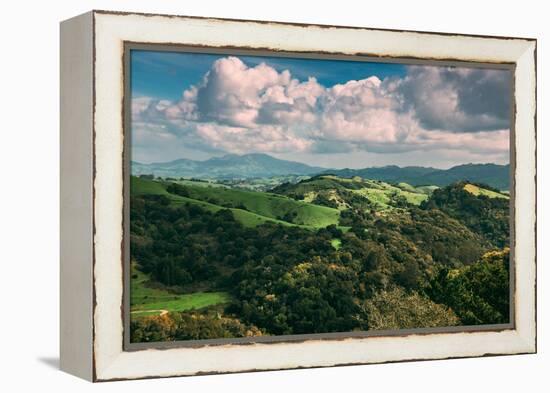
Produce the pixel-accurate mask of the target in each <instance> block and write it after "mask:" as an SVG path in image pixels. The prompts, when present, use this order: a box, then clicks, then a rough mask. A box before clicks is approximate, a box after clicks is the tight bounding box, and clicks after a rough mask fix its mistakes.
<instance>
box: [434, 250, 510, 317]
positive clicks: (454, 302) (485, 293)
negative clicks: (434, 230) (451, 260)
mask: <svg viewBox="0 0 550 393" xmlns="http://www.w3.org/2000/svg"><path fill="white" fill-rule="evenodd" d="M509 255H510V253H509V249H507V248H506V249H504V250H503V251H492V252H488V253H486V254H485V255H484V256H483V257H482V258H481V260H480V261H479V262H477V263H475V264H473V265H471V266H466V267H463V268H461V269H457V270H448V269H442V270H441V271H440V272H439V274H438V275H437V276H436V277H435V278H434V279H433V280H432V282H431V283H430V286H429V288H428V289H427V293H428V294H429V296H430V297H431V298H432V299H433V300H434V301H435V302H437V303H443V304H446V305H448V306H449V307H451V308H452V309H453V310H454V312H455V313H456V314H457V315H458V316H459V318H460V319H461V321H462V323H463V324H464V325H483V324H494V323H507V322H509V312H510V305H509V290H510V289H509V281H510V272H509V264H510V261H509Z"/></svg>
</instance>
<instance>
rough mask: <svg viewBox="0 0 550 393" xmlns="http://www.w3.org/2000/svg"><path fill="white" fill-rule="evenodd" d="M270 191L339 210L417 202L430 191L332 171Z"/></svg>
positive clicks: (386, 207)
mask: <svg viewBox="0 0 550 393" xmlns="http://www.w3.org/2000/svg"><path fill="white" fill-rule="evenodd" d="M273 192H275V193H279V194H281V195H287V196H289V197H291V198H294V199H296V200H299V201H306V202H310V203H314V204H321V205H325V206H330V207H334V208H338V209H341V210H343V209H348V208H352V207H353V208H359V209H369V210H377V211H384V210H391V209H393V208H394V207H399V206H402V205H404V204H405V203H409V204H413V205H417V206H418V205H420V203H422V202H423V201H425V200H426V199H428V195H429V194H430V193H431V191H430V189H427V188H421V189H417V188H415V187H413V186H411V185H410V184H407V183H399V184H398V185H396V186H395V185H392V184H389V183H386V182H382V181H378V180H369V179H362V178H360V177H354V178H340V177H337V176H334V175H320V176H315V177H313V178H311V179H308V180H304V181H301V182H299V183H297V184H290V183H286V184H282V185H281V186H279V187H276V188H274V189H273Z"/></svg>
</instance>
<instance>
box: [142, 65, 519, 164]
mask: <svg viewBox="0 0 550 393" xmlns="http://www.w3.org/2000/svg"><path fill="white" fill-rule="evenodd" d="M507 75H508V74H507V73H506V72H502V71H498V70H489V69H466V68H450V67H429V66H411V67H408V69H407V75H406V76H404V77H402V78H388V79H385V80H380V79H379V78H377V77H376V76H366V77H365V78H364V79H361V80H350V81H347V82H346V83H343V84H337V85H334V86H331V87H325V86H323V85H321V84H320V83H319V82H318V81H317V80H316V79H315V78H312V77H310V78H309V79H307V80H305V81H300V80H298V79H296V78H293V76H292V75H291V73H290V72H289V71H288V70H284V71H277V70H276V69H275V68H273V67H271V66H269V65H268V64H266V63H261V64H259V65H256V66H254V67H249V66H247V65H246V64H245V63H244V62H242V61H241V60H240V59H239V58H237V57H232V56H230V57H225V58H220V59H218V60H216V61H215V62H214V63H213V65H212V67H211V68H210V70H209V71H208V72H207V73H206V74H205V75H204V77H203V78H202V80H200V81H197V84H195V85H194V86H191V87H189V88H187V89H186V90H185V91H183V93H182V96H181V99H180V100H179V101H177V102H170V101H166V100H154V99H151V98H147V97H139V98H134V99H133V101H132V127H133V133H134V134H135V138H136V141H135V143H136V144H140V143H142V144H143V146H142V147H144V145H145V144H146V143H151V140H152V139H156V140H158V141H159V143H163V142H162V141H167V142H166V143H173V142H170V140H171V139H179V140H180V142H181V141H183V142H182V143H184V144H185V145H186V146H187V147H188V148H192V149H199V150H202V151H224V152H231V153H247V152H265V153H292V152H310V153H311V152H313V153H331V152H342V151H350V152H351V151H367V152H376V153H384V152H389V153H397V152H410V151H429V150H434V149H441V150H444V149H447V150H448V149H458V150H463V151H464V152H465V154H466V153H467V154H488V155H499V154H500V155H503V154H506V153H507V151H508V149H509V146H508V140H509V131H508V128H509V93H510V90H509V89H510V86H509V83H508V76H507Z"/></svg>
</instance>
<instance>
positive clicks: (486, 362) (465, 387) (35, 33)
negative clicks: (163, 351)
mask: <svg viewBox="0 0 550 393" xmlns="http://www.w3.org/2000/svg"><path fill="white" fill-rule="evenodd" d="M544 4H545V2H542V1H534V0H533V1H531V0H522V1H513V2H512V1H502V0H501V1H498V2H497V1H494V2H490V1H485V2H483V1H479V0H477V1H471V0H460V1H452V2H450V1H447V2H446V1H441V0H435V1H421V0H417V1H407V0H403V1H394V0H384V1H377V2H368V1H364V0H363V1H356V2H353V1H351V0H349V1H348V0H337V1H332V2H325V3H322V2H320V1H315V2H313V1H311V2H308V3H306V2H305V1H302V2H299V1H297V0H288V1H287V0H277V1H257V0H256V1H249V2H247V1H244V0H242V1H241V0H227V1H214V0H200V1H169V0H156V1H153V0H149V1H146V0H133V1H124V0H110V1H109V0H103V1H85V0H81V1H61V0H59V1H52V2H49V1H29V0H16V1H6V2H4V3H3V7H2V10H1V12H0V33H1V34H0V39H1V43H2V44H1V46H0V67H1V68H0V100H1V105H0V108H2V109H1V111H0V114H1V115H0V170H1V177H2V180H3V181H2V182H1V183H0V184H1V185H0V239H1V240H0V263H1V265H0V266H1V269H0V307H1V309H2V312H1V314H0V376H1V377H0V390H1V391H3V392H12V391H23V390H27V389H28V390H30V391H41V390H48V391H52V390H54V389H55V391H58V389H59V390H61V391H77V392H86V391H91V390H92V389H94V390H95V391H102V392H115V391H125V390H128V391H130V390H131V391H132V392H142V391H143V392H146V391H147V392H150V391H151V390H153V389H154V390H156V391H162V390H163V389H174V390H175V389H177V390H179V391H186V392H193V391H201V392H210V391H212V392H214V391H215V392H220V391H224V392H230V391H239V392H248V391H250V392H258V391H261V392H262V393H267V392H278V393H280V392H294V391H301V392H306V391H307V392H309V391H315V392H325V391H326V392H334V391H340V392H341V391H344V390H348V389H349V390H354V391H366V390H371V391H381V390H383V391H386V392H394V391H395V392H399V391H403V392H404V391H407V392H416V391H418V392H423V393H428V392H446V393H447V392H448V393H452V392H460V393H464V392H468V391H473V392H512V391H514V392H518V391H527V392H539V391H541V392H542V391H548V387H549V386H550V381H549V378H548V375H547V373H548V371H549V370H550V355H549V352H550V340H548V339H547V335H546V334H545V331H548V326H549V325H550V323H549V314H550V312H548V309H549V307H550V306H549V302H548V296H549V293H550V291H548V289H547V288H546V285H548V280H547V273H548V269H547V268H546V266H545V263H546V260H547V258H548V255H549V250H548V245H547V242H548V240H546V242H545V239H548V238H549V236H550V231H549V222H548V205H547V204H545V203H544V202H545V200H548V198H549V197H548V196H547V193H548V192H550V190H549V185H548V183H549V181H548V175H547V173H548V172H546V170H545V169H546V168H548V167H549V165H550V162H549V161H550V160H549V157H548V140H549V137H548V134H547V133H546V131H547V130H546V128H547V127H545V123H544V122H545V120H546V119H545V115H546V114H547V113H548V111H547V109H548V105H549V103H548V102H549V100H548V99H547V98H548V78H547V76H546V73H545V70H547V69H548V67H550V55H549V54H548V51H547V50H548V47H549V46H550V36H549V30H550V28H549V24H548V17H547V16H548V10H545V9H544V8H545V7H544ZM90 9H109V10H120V11H141V12H154V13H172V14H183V15H197V16H215V17H226V18H245V19H262V20H275V21H288V22H304V23H324V24H334V25H352V26H367V27H380V28H394V29H411V30H427V31H440V32H457V33H473V34H488V35H505V36H526V37H535V38H538V40H539V41H538V54H539V56H538V71H539V75H538V111H539V112H538V119H539V123H538V133H539V145H538V149H539V154H538V168H539V174H538V179H539V208H538V221H539V233H538V243H539V251H538V252H539V254H538V261H539V272H538V274H539V279H538V282H539V293H538V296H539V302H538V303H539V305H538V308H539V310H538V312H539V314H538V320H539V329H538V331H539V354H538V355H524V356H511V357H510V356H509V357H496V358H481V359H466V360H447V361H430V362H419V363H400V364H389V365H371V366H355V367H340V368H331V369H315V370H295V371H281V372H268V373H253V374H235V375H221V376H209V377H194V378H170V379H162V380H146V381H133V382H116V383H103V384H99V385H92V384H89V383H87V382H84V381H81V380H78V379H77V378H74V377H72V376H70V375H67V374H64V373H62V372H60V371H58V370H57V364H58V316H59V311H58V282H59V280H58V273H59V269H58V256H59V252H58V242H59V234H58V232H59V227H58V221H59V220H58V215H59V207H58V205H59V203H58V197H59V193H58V186H59V175H58V172H59V171H58V164H59V161H58V156H59V146H58V143H59V138H58V135H59V134H58V125H59V120H58V113H59V105H58V101H59V96H58V84H59V78H58V74H59V68H58V64H59V61H58V58H59V44H58V42H59V35H58V23H59V21H61V20H63V19H67V18H70V17H72V16H74V15H76V14H80V13H83V12H86V11H88V10H90ZM518 132H519V135H520V136H521V130H518Z"/></svg>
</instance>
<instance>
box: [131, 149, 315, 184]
mask: <svg viewBox="0 0 550 393" xmlns="http://www.w3.org/2000/svg"><path fill="white" fill-rule="evenodd" d="M325 170H326V168H320V167H313V166H309V165H306V164H302V163H299V162H294V161H286V160H279V159H277V158H275V157H271V156H269V155H267V154H245V155H236V154H227V155H225V156H223V157H213V158H210V159H208V160H206V161H195V160H188V159H179V160H175V161H170V162H162V163H151V164H142V163H139V162H132V174H133V175H141V174H152V175H155V176H161V177H196V178H209V179H230V178H255V177H273V176H284V175H313V174H316V173H320V172H323V171H325Z"/></svg>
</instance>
